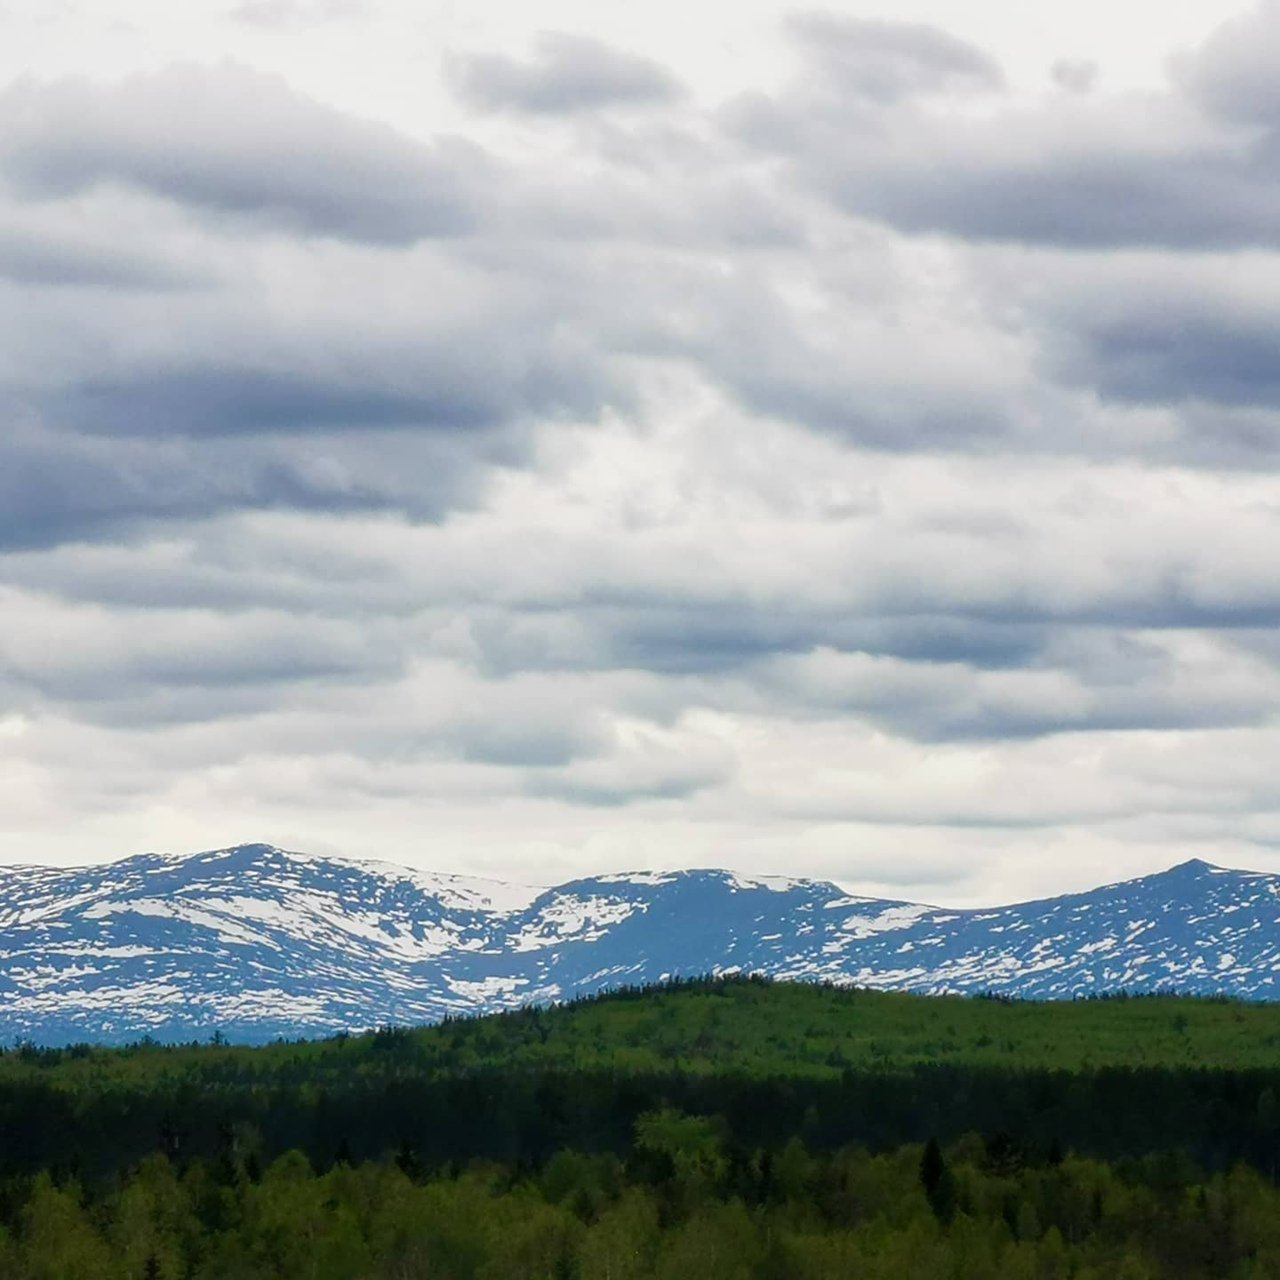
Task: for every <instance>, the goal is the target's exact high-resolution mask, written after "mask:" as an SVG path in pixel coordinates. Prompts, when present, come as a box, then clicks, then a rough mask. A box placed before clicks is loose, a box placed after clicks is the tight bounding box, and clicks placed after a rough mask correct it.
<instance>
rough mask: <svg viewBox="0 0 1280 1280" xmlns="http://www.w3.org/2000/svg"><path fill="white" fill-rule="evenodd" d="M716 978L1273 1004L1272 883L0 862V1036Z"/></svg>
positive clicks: (286, 1019) (305, 1027) (157, 1033)
mask: <svg viewBox="0 0 1280 1280" xmlns="http://www.w3.org/2000/svg"><path fill="white" fill-rule="evenodd" d="M732 970H741V971H750V972H759V973H765V974H769V975H771V976H773V977H776V978H789V979H814V980H829V981H832V982H838V983H848V984H853V985H858V986H867V987H879V988H893V989H897V990H904V991H919V992H929V993H938V992H987V991H990V992H998V993H1002V994H1007V995H1011V996H1022V997H1029V998H1035V999H1069V998H1072V997H1076V996H1081V995H1090V994H1101V993H1107V992H1116V991H1121V990H1124V991H1130V992H1154V991H1179V992H1197V993H1202V994H1218V993H1225V994H1228V995H1232V996H1236V997H1242V998H1245V999H1253V1000H1271V999H1276V998H1277V996H1278V995H1280V989H1278V988H1277V976H1278V975H1280V876H1272V875H1265V874H1261V873H1257V872H1248V871H1233V870H1228V869H1224V868H1221V867H1214V866H1210V865H1209V864H1208V863H1205V862H1198V861H1195V862H1185V863H1183V864H1181V865H1180V866H1177V867H1174V868H1173V869H1172V870H1169V871H1166V872H1162V873H1160V874H1158V875H1150V876H1144V877H1142V878H1141V879H1138V880H1130V881H1126V882H1124V883H1122V884H1114V885H1108V886H1106V887H1104V888H1100V889H1095V890H1093V891H1092V892H1089V893H1078V894H1070V895H1067V896H1064V897H1059V898H1049V899H1045V900H1043V901H1039V902H1028V903H1020V904H1018V905H1016V906H1008V907H996V908H991V909H985V910H965V911H958V910H943V909H939V908H935V907H926V906H921V905H918V904H915V903H909V902H894V901H889V900H885V899H879V898H863V897H852V896H850V895H848V894H847V893H845V892H844V890H842V889H840V888H838V887H837V886H835V885H833V884H829V883H824V882H822V881H816V880H798V879H789V878H782V877H758V876H741V875H736V874H734V873H731V872H727V871H679V872H637V873H634V874H629V875H608V876H595V877H591V878H587V879H583V880H574V881H571V882H570V883H568V884H563V885H559V886H557V887H555V888H550V889H536V888H523V887H518V886H511V885H505V884H499V883H496V882H491V881H484V880H473V879H468V878H466V877H459V876H446V875H431V874H425V873H422V872H416V871H410V870H407V869H405V868H401V867H396V866H392V865H389V864H385V863H376V862H354V861H347V860H343V859H336V858H321V857H312V856H310V855H304V854H297V853H286V852H284V851H283V850H281V849H275V848H272V847H270V846H268V845H261V844H251V845H241V846H239V847H237V848H233V849H219V850H214V851H211V852H207V853H199V854H195V855H192V856H190V857H167V856H159V855H152V854H146V855H142V856H140V857H135V858H126V859H124V860H123V861H121V862H115V863H111V864H109V865H106V866H96V867H81V868H75V869H69V870H68V869H55V868H47V867H25V866H22V867H3V868H0V1040H5V1041H8V1042H12V1041H13V1040H15V1039H20V1038H21V1039H32V1040H35V1041H37V1042H39V1043H42V1044H64V1043H68V1042H74V1041H80V1040H90V1041H98V1042H120V1041H128V1040H136V1039H138V1038H140V1037H142V1036H144V1035H150V1036H153V1037H156V1038H158V1039H164V1040H191V1039H205V1038H208V1037H209V1036H210V1035H211V1034H213V1033H215V1032H218V1033H221V1034H222V1035H224V1036H226V1037H227V1038H228V1039H231V1040H239V1041H261V1040H269V1039H274V1038H276V1037H279V1036H284V1037H289V1038H292V1037H299V1036H314V1035H327V1034H331V1033H333V1032H335V1031H339V1030H358V1029H364V1028H368V1027H371V1026H377V1025H381V1024H385V1023H417V1022H428V1021H433V1020H436V1019H439V1018H441V1017H443V1016H444V1015H446V1014H459V1013H472V1012H484V1011H491V1010H496V1009H502V1008H509V1007H511V1006H513V1005H517V1004H523V1003H528V1002H545V1001H553V1000H560V999H564V998H568V997H571V996H575V995H582V994H588V993H591V992H594V991H598V990H600V989H602V988H605V987H613V986H619V985H623V984H634V983H648V982H656V981H660V980H661V979H663V978H666V977H669V976H673V975H677V974H684V975H690V974H701V973H713V972H725V971H732Z"/></svg>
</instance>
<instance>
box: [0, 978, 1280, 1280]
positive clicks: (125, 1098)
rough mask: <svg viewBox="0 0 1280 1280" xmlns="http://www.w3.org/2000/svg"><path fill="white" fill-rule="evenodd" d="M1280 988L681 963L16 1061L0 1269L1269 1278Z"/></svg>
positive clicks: (132, 1276)
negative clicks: (600, 993) (392, 1022)
mask: <svg viewBox="0 0 1280 1280" xmlns="http://www.w3.org/2000/svg"><path fill="white" fill-rule="evenodd" d="M1278 1044H1280V1010H1277V1009H1275V1008H1272V1007H1257V1006H1243V1005H1233V1004H1230V1003H1225V1002H1216V1001H1215V1002H1208V1001H1192V1000H1169V999H1143V1000H1124V1001H1097V1002H1086V1003H1080V1004H1075V1005H1055V1006H1040V1005H1026V1004H1018V1003H1011V1002H1000V1001H994V1000H976V1001H974V1000H970V1001H959V1000H926V999H919V998H912V997H903V996H892V995H883V994H875V993H867V992H849V991H837V990H833V989H828V988H821V987H812V986H804V987H791V986H785V985H781V984H768V983H762V982H758V981H754V980H742V979H739V980H732V981H723V980H721V981H709V980H708V981H701V980H700V981H695V982H688V983H683V984H680V985H678V986H677V987H676V988H674V989H671V990H664V991H643V992H641V991H628V992H622V993H618V994H616V995H613V996H611V997H609V998H606V999H602V1000H598V1001H594V1002H578V1003H576V1004H573V1005H571V1006H567V1007H563V1008H559V1009H553V1010H544V1011H525V1012H520V1013H513V1014H508V1015H502V1016H500V1017H496V1018H488V1019H477V1020H467V1021H452V1022H447V1023H445V1024H443V1025H441V1026H438V1027H433V1028H426V1029H422V1030H415V1031H410V1030H407V1029H403V1028H384V1029H382V1030H380V1031H378V1032H375V1033H373V1034H371V1035H369V1036H363V1037H343V1038H337V1039H334V1040H330V1041H325V1042H318V1043H312V1044H284V1043H281V1044H276V1045H272V1046H268V1047H265V1048H262V1049H256V1050H248V1049H243V1048H237V1047H234V1046H230V1045H225V1044H217V1043H213V1044H204V1045H199V1046H187V1047H182V1048H163V1047H161V1046H158V1045H155V1044H143V1045H138V1046H135V1047H133V1048H130V1049H125V1050H115V1051H105V1050H97V1049H86V1048H83V1047H81V1048H77V1049H74V1050H58V1051H53V1050H42V1049H39V1048H37V1047H35V1046H30V1045H27V1046H22V1047H21V1048H19V1049H18V1050H16V1051H13V1052H9V1053H5V1054H0V1277H4V1278H5V1280H8V1278H9V1277H15V1278H16V1280H34V1278H35V1277H57V1276H68V1277H70V1276H75V1277H77V1278H78V1277H81V1276H99V1275H101V1276H105V1277H115V1276H119V1277H120V1278H121V1280H125V1278H126V1277H127V1278H128V1280H151V1278H152V1277H155V1278H156V1280H174V1278H176V1277H183V1278H184V1280H203V1278H204V1277H209V1278H210V1280H212V1278H215V1277H216V1278H217V1280H224V1278H225V1280H234V1278H235V1277H256V1276H299V1277H302V1276H305V1277H308V1280H320V1278H321V1277H328V1276H333V1277H339V1276H340V1277H344V1278H346V1277H368V1278H369V1280H375V1278H377V1277H392V1276H395V1277H404V1278H409V1277H415V1276H431V1277H451V1276H457V1277H467V1278H468V1280H473V1278H474V1280H485V1278H486V1277H494V1278H495V1280H497V1278H503V1280H505V1277H508V1276H528V1277H535V1276H536V1277H546V1278H548V1280H550V1278H552V1277H583V1278H585V1277H594V1276H606V1275H607V1276H610V1277H626V1276H635V1277H661V1276H673V1277H674V1276H680V1277H688V1276H693V1277H705V1278H706V1280H715V1278H717V1277H720V1276H742V1277H749V1278H750V1280H757V1278H759V1280H768V1278H771V1277H792V1276H795V1277H801V1278H802V1280H803V1278H804V1277H809V1276H812V1277H827V1276H831V1277H835V1276H845V1275H856V1276H859V1277H863V1276H868V1277H876V1276H893V1277H895V1278H896V1277H898V1276H907V1277H911V1276H919V1277H922V1278H924V1277H930V1278H932V1277H934V1276H942V1275H945V1276H955V1277H970V1276H972V1277H975V1278H976V1277H986V1276H1001V1277H1004V1276H1010V1277H1013V1278H1014V1280H1018V1278H1019V1277H1027V1278H1028V1280H1029V1278H1030V1277H1036V1278H1037V1280H1038V1278H1039V1277H1058V1276H1061V1277H1066V1276H1068V1275H1070V1276H1075V1277H1080V1278H1082V1280H1089V1278H1090V1277H1093V1280H1103V1277H1107V1278H1108V1280H1110V1277H1113V1276H1114V1277H1120V1278H1122V1280H1123V1278H1124V1277H1128V1278H1130V1280H1134V1278H1138V1277H1154V1276H1166V1275H1168V1276H1178V1277H1181V1276H1186V1277H1214V1278H1215V1280H1217V1278H1218V1277H1228V1278H1232V1277H1239V1278H1241V1280H1246V1278H1248V1280H1251V1278H1253V1277H1263V1276H1277V1275H1280V1196H1278V1195H1277V1193H1276V1191H1275V1190H1274V1189H1273V1186H1272V1182H1273V1180H1274V1179H1275V1177H1276V1169H1277V1160H1278V1159H1280V1105H1278V1104H1277V1102H1276V1099H1277V1097H1280V1058H1278V1055H1277V1052H1276V1050H1277V1045H1278Z"/></svg>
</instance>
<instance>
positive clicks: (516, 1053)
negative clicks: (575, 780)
mask: <svg viewBox="0 0 1280 1280" xmlns="http://www.w3.org/2000/svg"><path fill="white" fill-rule="evenodd" d="M1278 1063H1280V1005H1269V1004H1255V1003H1244V1002H1235V1001H1226V1000H1217V999H1199V998H1193V997H1181V996H1144V997H1134V998H1113V999H1102V1000H1084V1001H1077V1002H1074V1003H1066V1002H1061V1001H1055V1002H1045V1003H1033V1002H1009V1001H1004V1000H988V999H972V998H968V997H961V996H955V997H951V996H915V995H906V994H899V993H891V992H877V991H858V990H850V989H848V988H836V987H823V986H815V985H812V984H806V983H775V982H767V981H763V980H757V979H743V978H732V979H715V980H706V981H701V980H699V981H691V982H685V983H677V984H674V985H672V986H668V987H654V988H646V989H643V990H639V991H623V992H616V993H612V994H609V995H604V996H599V997H594V998H591V999H587V1000H581V1001H576V1002H574V1003H571V1004H566V1005H562V1006H559V1007H556V1008H550V1009H528V1010H521V1011H518V1012H514V1013H505V1014H494V1015H491V1016H488V1017H482V1018H468V1019H458V1020H453V1021H448V1022H444V1023H441V1024H439V1025H436V1026H430V1027H422V1028H417V1029H408V1028H386V1029H384V1030H382V1031H379V1032H375V1033H370V1034H367V1035H362V1036H351V1037H339V1038H334V1039H329V1040H323V1041H313V1042H302V1043H277V1044H274V1045H267V1046H262V1047H258V1048H247V1047H242V1046H228V1045H218V1044H206V1045H194V1046H192V1045H188V1046H173V1047H161V1046H159V1045H146V1044H144V1045H140V1046H134V1047H130V1048H125V1049H102V1048H88V1047H77V1048H71V1049H60V1050H39V1049H34V1048H31V1047H27V1048H25V1049H19V1050H17V1051H13V1052H9V1053H4V1054H0V1083H2V1082H4V1081H14V1080H17V1079H24V1078H31V1077H32V1076H33V1075H38V1076H39V1077H40V1078H42V1079H44V1080H46V1081H48V1082H50V1083H58V1084H61V1085H65V1086H66V1087H70V1088H79V1087H82V1086H84V1085H85V1084H87V1083H89V1082H96V1083H97V1084H99V1085H102V1084H105V1083H106V1082H108V1081H116V1082H120V1081H125V1080H129V1079H137V1078H139V1077H152V1078H161V1077H165V1076H173V1075H178V1076H182V1077H189V1076H191V1075H192V1074H193V1073H195V1074H197V1075H201V1076H204V1075H207V1076H209V1077H210V1078H211V1079H215V1080H218V1081H222V1082H226V1081H227V1080H229V1079H232V1078H235V1077H238V1076H251V1077H263V1076H268V1077H269V1076H272V1075H276V1074H285V1075H288V1076H295V1075H296V1074H297V1073H298V1072H299V1071H304V1072H305V1073H306V1074H307V1075H308V1076H309V1077H310V1078H311V1079H312V1080H314V1081H316V1082H319V1081H322V1080H324V1079H326V1078H331V1077H334V1076H340V1077H345V1076H348V1075H350V1074H351V1073H353V1072H372V1073H375V1074H380V1073H383V1072H386V1071H393V1072H397V1073H403V1072H405V1071H411V1072H413V1073H414V1074H416V1075H420V1076H423V1077H433V1078H439V1077H443V1076H457V1075H461V1074H467V1073H473V1072H477V1071H485V1070H504V1071H509V1070H531V1071H546V1070H557V1071H581V1072H593V1071H602V1070H603V1071H622V1072H626V1073H629V1074H666V1073H670V1072H673V1071H676V1072H680V1073H682V1074H695V1075H711V1074H723V1073H726V1072H731V1073H733V1074H741V1075H747V1076H753V1077H764V1076H768V1077H773V1078H778V1077H796V1078H810V1079H823V1078H826V1079H830V1078H834V1077H839V1076H841V1075H842V1073H844V1072H846V1071H849V1070H853V1071H857V1072H868V1071H872V1072H892V1071H900V1070H903V1069H906V1068H912V1067H918V1066H922V1065H930V1066H950V1067H972V1068H986V1069H1002V1070H1019V1071H1027V1070H1040V1071H1081V1070H1099V1069H1104V1068H1147V1069H1151V1068H1168V1069H1186V1068H1197V1069H1214V1070H1229V1071H1243V1070H1250V1069H1270V1068H1273V1067H1275V1066H1276V1065H1277V1064H1278Z"/></svg>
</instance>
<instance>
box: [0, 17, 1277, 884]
mask: <svg viewBox="0 0 1280 1280" xmlns="http://www.w3.org/2000/svg"><path fill="white" fill-rule="evenodd" d="M0 414H2V417H0V623H2V626H0V860H4V861H9V862H19V861H22V862H33V861H34V862H51V863H79V862H92V861H100V860H105V859H108V858H115V857H121V856H124V855H126V854H130V853H136V852H141V851H143V850H153V849H158V850H167V851H173V852H182V851H189V850H195V849H201V848H209V847H215V846H219V845H225V844H230V843H235V842H240V841H248V840H265V841H269V842H271V843H275V844H280V845H284V846H286V847H291V848H299V849H305V850H310V851H315V852H328V853H342V854H347V855H352V856H377V857H383V858H388V859H392V860H396V861H401V862H405V863H409V864H412V865H418V866H422V867H428V868H434V869H438V870H444V871H464V872H469V873H473V874H480V875H490V876H497V877H500V878H506V879H515V880H523V881H527V882H533V883H550V882H554V881H560V880H565V879H568V878H571V877H573V876H575V875H580V874H589V873H594V872H603V871H615V870H621V869H630V868H641V867H666V866H726V867H733V868H736V869H740V870H744V871H752V872H781V873H790V874H799V875H810V876H816V877H823V878H829V879H834V880H837V881H839V882H841V883H844V884H847V885H850V886H852V887H855V888H857V889H860V890H863V891H867V892H875V893H884V894H890V895H894V896H903V897H909V898H916V899H923V900H932V901H938V902H945V903H955V904H971V903H981V902H995V901H1000V900H1012V899H1015V898H1026V897H1032V896H1037V895H1041V894H1048V893H1054V892H1060V891H1064V890H1068V889H1073V888H1083V887H1087V886H1090V885H1092V884H1096V883H1099V882H1102V881H1104V880H1111V879H1118V878H1121V877H1124V876H1128V875H1136V874H1141V873H1143V872H1146V871H1150V870H1154V869H1158V868H1162V867H1165V866H1168V865H1170V864H1172V863H1174V862H1177V861H1180V860H1183V859H1185V858H1188V857H1203V858H1207V859H1209V860H1210V861H1219V862H1222V863H1226V864H1231V865H1238V866H1246V867H1255V868H1259V869H1269V870H1278V871H1280V733H1277V716H1278V714H1280V631H1277V623H1278V622H1280V566H1278V565H1277V549H1278V548H1280V0H1268V2H1267V3H1263V4H1262V5H1261V6H1250V5H1248V4H1233V3H1230V0H1183V2H1182V3H1162V4H1159V5H1156V4H1151V3H1145V2H1143V3H1138V2H1137V0H1078V2H1076V3H1072V4H1071V5H1057V6H1049V7H1045V6H1030V5H1027V4H1026V3H1025V0H977V2H975V3H971V4H966V5H963V6H961V5H957V4H955V3H954V0H909V2H907V3H903V2H901V0H898V2H896V3H895V4H893V5H892V6H890V5H888V4H887V3H884V2H883V0H880V2H879V3H871V2H869V0H857V2H856V3H845V4H840V5H835V6H833V7H830V8H827V9H808V8H801V7H794V6H786V5H780V4H778V3H776V2H775V0H736V2H735V3H733V4H728V3H705V4H700V5H699V4H694V5H691V4H689V3H688V2H687V0H682V3H679V4H676V3H673V2H672V0H662V2H661V3H653V2H651V3H649V4H646V5H635V4H623V3H621V2H620V0H543V2H541V3H539V4H536V5H531V4H528V3H516V2H514V0H511V2H506V0H466V2H465V3H461V2H456V0H429V2H428V3H422V2H421V0H414V2H413V3H409V2H408V0H405V2H403V3H402V2H401V0H242V2H240V3H236V2H235V0H222V2H220V3H213V2H212V0H199V2H195V0H187V2H186V3H184V4H182V5H174V4H171V3H163V4H162V3H154V2H147V0H113V3H112V4H110V5H105V4H97V3H87V2H85V3H78V2H77V0H65V2H56V0H0Z"/></svg>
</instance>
